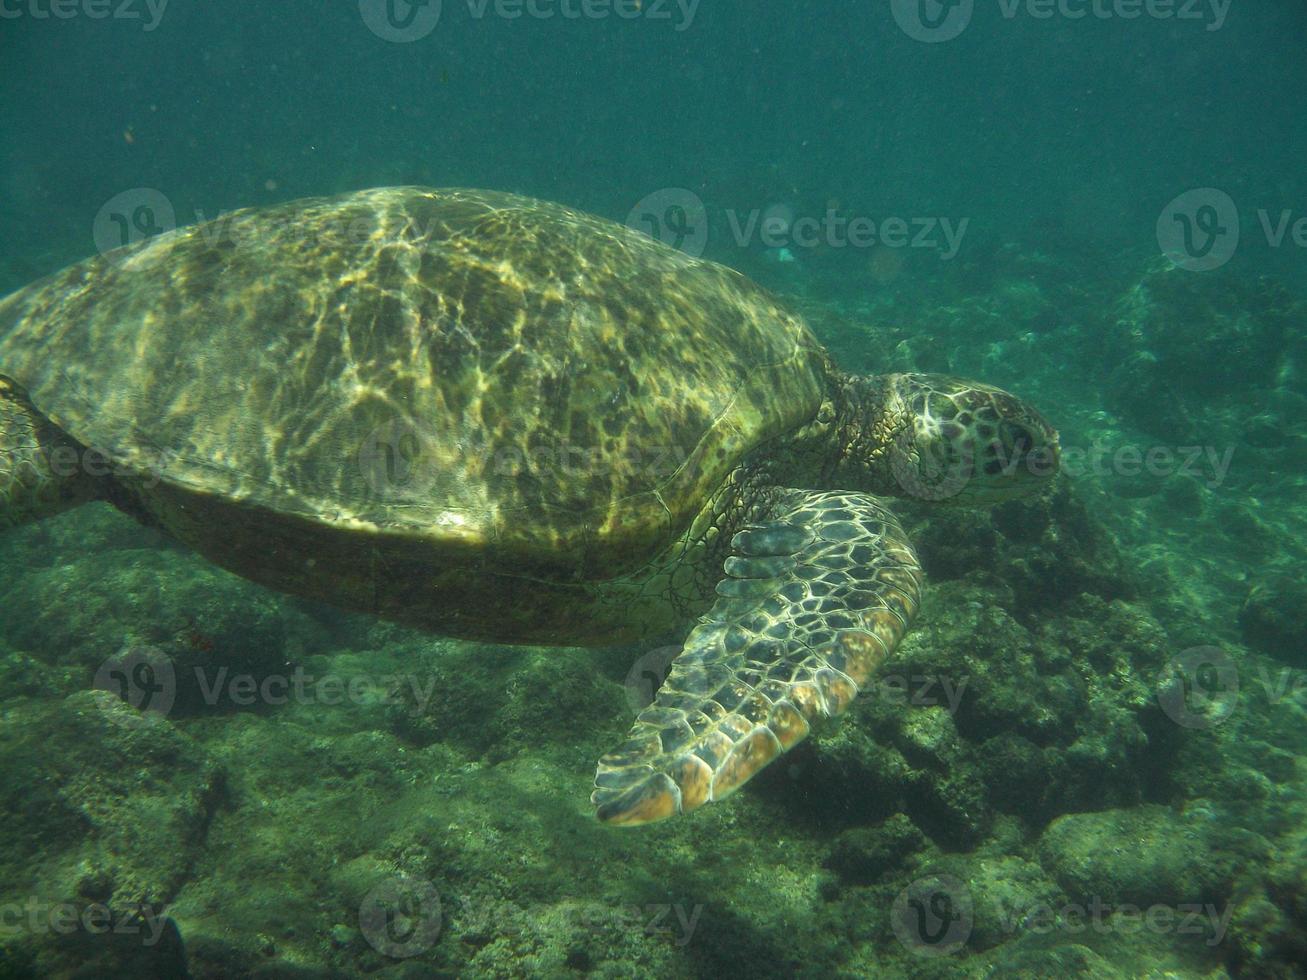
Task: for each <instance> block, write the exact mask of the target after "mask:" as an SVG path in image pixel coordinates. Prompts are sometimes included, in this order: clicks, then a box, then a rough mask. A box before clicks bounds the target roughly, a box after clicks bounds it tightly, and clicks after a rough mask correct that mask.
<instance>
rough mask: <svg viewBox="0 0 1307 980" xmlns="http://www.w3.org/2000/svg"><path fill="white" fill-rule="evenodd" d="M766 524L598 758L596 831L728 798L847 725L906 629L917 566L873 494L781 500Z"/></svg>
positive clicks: (747, 538)
mask: <svg viewBox="0 0 1307 980" xmlns="http://www.w3.org/2000/svg"><path fill="white" fill-rule="evenodd" d="M768 517H769V518H770V522H769V523H766V524H761V525H757V526H751V527H748V528H745V529H744V530H742V531H740V532H739V533H738V534H736V535H735V536H734V538H732V540H731V550H732V555H731V557H729V558H727V559H726V564H725V571H726V577H725V578H723V579H722V580H721V581H720V582H719V583H718V585H717V595H718V598H717V601H716V602H715V603H714V604H713V607H712V610H711V611H710V612H709V613H708V614H707V615H705V616H703V617H702V618H701V619H700V620H699V623H698V625H697V626H695V628H694V629H693V630H692V631H691V633H690V635H689V637H688V638H687V639H686V642H685V648H684V649H683V650H682V652H681V654H680V655H679V656H678V657H677V658H676V660H675V661H673V663H672V669H671V671H670V673H669V674H668V676H667V679H666V681H664V683H663V686H662V687H661V689H660V690H659V691H658V695H657V697H656V698H655V700H654V702H653V704H651V705H649V706H648V707H647V708H645V709H644V710H643V711H642V712H640V715H639V717H638V718H637V719H636V721H635V725H634V727H633V728H632V729H631V732H630V734H629V736H628V738H627V741H626V742H624V743H623V744H622V745H621V746H619V747H618V748H617V749H616V750H614V751H612V752H610V753H608V754H607V755H605V756H604V757H603V758H602V759H600V760H599V768H598V772H597V773H596V775H595V792H594V795H593V796H592V797H591V801H592V802H593V803H594V804H595V806H596V807H597V813H598V816H599V819H600V820H603V821H605V822H607V823H613V824H627V825H633V824H641V823H648V822H651V821H654V820H662V819H664V818H666V817H670V816H672V815H673V814H676V813H683V812H686V811H689V810H693V809H695V808H697V807H699V806H702V805H703V804H704V803H708V802H710V801H712V800H720V799H722V798H724V797H725V796H727V795H729V794H730V793H732V792H734V791H735V790H736V789H738V788H739V787H740V786H742V785H743V784H744V783H745V782H747V781H748V780H749V779H750V778H752V777H753V776H754V775H755V774H756V773H758V772H759V771H760V770H761V769H762V768H763V767H764V766H765V765H767V764H768V763H769V762H771V761H772V759H774V758H776V756H778V755H780V754H781V753H782V752H785V751H787V750H788V749H790V748H792V747H793V746H794V745H795V744H797V743H798V742H799V741H800V740H802V739H803V738H804V736H806V735H807V734H808V732H809V730H810V728H811V727H812V726H813V724H814V723H816V722H819V721H822V720H825V719H829V718H834V717H837V716H838V715H840V714H842V713H843V712H844V710H845V709H846V708H847V707H848V706H849V702H850V701H852V700H853V696H854V695H855V694H856V693H857V692H858V688H859V687H860V686H861V685H863V684H865V683H866V681H867V680H868V678H869V677H870V676H871V675H872V673H873V671H875V670H876V668H877V667H879V666H880V664H881V663H883V662H884V661H885V659H886V658H887V657H888V656H889V655H890V653H891V651H893V649H894V647H895V645H896V644H897V643H898V642H899V640H900V639H901V638H902V637H903V634H904V633H905V632H907V629H908V625H909V624H910V623H911V621H912V618H913V616H914V615H915V614H916V611H917V607H918V605H919V602H920V594H921V581H922V573H921V566H920V565H919V563H918V561H917V557H916V554H915V553H914V552H913V550H912V546H911V545H910V544H909V543H908V539H907V537H906V535H904V533H903V530H902V528H900V527H899V524H898V521H896V520H895V519H894V516H893V515H892V514H891V513H890V512H889V511H887V510H886V509H885V508H884V507H883V506H881V504H880V503H878V502H877V500H876V499H875V498H874V497H871V496H868V495H866V494H858V493H808V492H804V491H787V492H785V493H784V494H783V495H782V496H781V498H780V499H779V500H778V501H777V503H776V504H774V505H773V506H772V508H771V509H770V513H769V514H768Z"/></svg>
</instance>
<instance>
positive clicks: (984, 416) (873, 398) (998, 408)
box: [844, 374, 1059, 504]
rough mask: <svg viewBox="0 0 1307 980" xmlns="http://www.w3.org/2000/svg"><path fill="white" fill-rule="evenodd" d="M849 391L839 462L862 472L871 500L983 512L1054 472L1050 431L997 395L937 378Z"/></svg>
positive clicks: (894, 377)
mask: <svg viewBox="0 0 1307 980" xmlns="http://www.w3.org/2000/svg"><path fill="white" fill-rule="evenodd" d="M854 386H855V389H857V390H858V392H859V394H858V396H857V400H858V402H859V403H860V406H859V409H858V411H857V412H856V413H855V414H856V416H857V417H859V419H860V421H859V423H858V424H856V425H854V426H853V427H852V431H853V433H854V437H853V438H852V439H846V440H845V448H844V454H845V458H846V459H848V460H849V461H850V462H855V461H856V463H857V464H858V465H860V466H862V467H864V468H866V469H867V470H868V475H869V477H870V478H871V482H872V483H873V488H872V489H874V490H875V491H877V492H880V493H887V494H892V495H894V496H898V497H915V498H918V499H923V500H932V501H939V502H941V503H958V504H973V503H975V504H988V503H997V502H999V501H1002V500H1007V499H1009V498H1012V497H1019V496H1023V495H1025V494H1028V493H1031V492H1034V491H1036V490H1039V489H1041V488H1043V487H1045V486H1047V485H1048V482H1049V480H1050V479H1051V478H1052V477H1053V475H1054V474H1055V473H1056V472H1057V468H1058V457H1059V449H1058V441H1057V431H1056V430H1055V429H1054V428H1053V427H1052V426H1051V425H1049V424H1048V422H1047V421H1045V420H1044V417H1043V416H1042V415H1040V414H1039V412H1037V411H1035V409H1034V408H1032V407H1031V406H1030V405H1028V404H1027V403H1026V402H1024V401H1022V400H1021V399H1020V398H1017V397H1016V396H1015V395H1012V394H1009V393H1008V392H1006V391H1003V390H1002V389H1000V388H994V387H991V386H990V385H985V384H980V383H978V382H975V381H963V380H961V379H959V378H953V377H949V376H947V375H940V374H890V375H886V376H884V377H879V378H865V379H858V380H857V381H855V382H854ZM850 457H852V458H850Z"/></svg>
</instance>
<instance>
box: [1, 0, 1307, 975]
mask: <svg viewBox="0 0 1307 980" xmlns="http://www.w3.org/2000/svg"><path fill="white" fill-rule="evenodd" d="M1305 30H1307V14H1304V12H1303V11H1302V10H1301V9H1300V8H1299V7H1298V6H1296V5H1293V4H1279V5H1271V4H1258V5H1252V4H1239V3H1229V4H1224V3H1222V2H1218V0H1209V2H1204V3H1194V4H1189V3H1188V2H1187V0H1177V2H1175V3H1164V2H1162V0H1157V2H1154V3H1146V2H1139V3H1134V2H1131V0H1116V2H1115V3H1113V2H1108V0H1100V2H1096V3H1089V2H1084V3H1081V2H1078V0H1062V2H1060V3H1049V2H1040V0H1029V2H1025V3H1015V2H1014V0H975V2H974V3H972V2H966V0H954V2H951V3H949V4H947V5H940V4H938V3H937V2H936V0H920V4H918V3H908V2H899V0H893V2H884V0H877V2H874V3H873V2H864V3H849V2H822V3H817V4H812V5H809V6H795V5H782V4H776V3H773V4H762V5H760V4H743V3H730V2H713V0H703V2H700V3H691V2H690V0H685V2H683V3H682V4H681V5H679V6H678V5H677V4H676V3H668V4H659V3H656V2H653V0H644V2H643V3H642V4H638V5H637V4H634V3H629V4H628V3H622V2H615V3H612V4H608V3H599V2H598V0H595V2H592V3H590V4H583V3H581V2H580V0H567V2H564V0H553V2H546V0H536V2H534V3H531V4H526V3H521V4H516V3H513V2H512V0H499V2H498V3H496V2H494V0H489V2H487V3H485V4H481V3H480V2H479V0H458V2H455V0H444V2H443V3H427V4H423V5H413V6H410V5H408V4H406V3H404V2H403V0H361V2H347V0H341V2H338V3H332V4H319V3H311V2H307V0H288V2H283V3H277V4H270V3H264V4H253V3H243V4H242V3H235V2H232V0H211V2H207V3H193V2H183V0H171V2H167V3H161V2H158V0H155V2H154V3H153V4H152V5H151V4H147V3H146V2H145V0H134V2H131V0H129V2H124V0H112V2H108V3H106V2H103V0H100V2H97V0H70V2H66V3H65V2H55V0H0V296H3V295H6V294H8V293H10V292H12V291H14V290H18V289H20V288H22V287H24V286H26V285H27V284H28V283H31V282H34V281H36V280H38V279H40V278H41V277H42V276H45V275H48V274H50V273H54V272H56V271H57V270H59V269H61V268H63V267H65V266H66V265H68V264H70V263H73V262H76V261H80V260H82V259H84V258H86V257H88V256H94V255H97V254H99V253H101V252H108V251H111V250H112V249H113V248H115V247H117V246H120V245H123V244H130V243H132V242H137V241H140V240H142V239H145V238H150V237H153V236H154V235H156V234H158V233H161V232H166V231H169V230H170V229H171V228H173V227H179V226H185V225H190V224H194V223H197V222H201V221H206V220H210V219H214V218H220V217H222V216H223V215H225V214H226V213H227V212H230V211H232V210H234V209H237V208H245V207H253V206H265V205H272V204H277V203H281V202H286V201H291V200H294V199H297V198H302V197H309V196H318V195H330V194H339V193H345V192H348V191H353V190H359V189H363V188H368V187H378V186H387V185H399V184H417V185H428V186H431V187H480V188H487V189H493V190H499V191H510V192H514V193H518V194H523V195H529V196H532V197H537V198H543V199H547V200H550V201H555V202H558V203H561V204H565V205H568V206H570V207H573V208H576V209H579V210H583V211H587V212H591V213H594V214H597V215H599V216H601V217H604V218H607V219H611V220H613V221H616V222H622V223H626V224H628V225H630V226H632V227H634V228H638V229H639V230H641V231H644V232H647V233H650V234H653V235H654V236H655V237H658V238H659V239H661V240H662V241H664V242H665V243H667V244H669V245H671V246H674V247H677V248H680V249H681V250H682V251H685V252H689V253H691V254H693V255H696V256H702V257H704V258H707V259H711V260H714V261H717V262H721V263H724V264H726V265H729V266H731V267H733V268H735V269H738V270H740V271H742V272H744V273H746V274H747V275H749V276H750V277H752V278H753V279H755V280H756V281H757V282H759V283H761V284H762V285H764V286H765V287H767V288H768V289H770V290H771V291H773V292H774V293H775V294H776V295H777V296H778V297H780V299H781V301H782V302H783V303H785V304H786V305H787V306H788V307H790V308H792V309H794V310H796V311H798V312H799V313H801V314H802V315H803V316H804V317H805V318H806V320H807V322H808V323H809V325H810V326H811V327H812V329H813V331H814V333H815V334H816V335H817V337H818V338H819V339H820V340H821V342H822V343H823V344H825V345H826V347H827V348H828V349H829V350H830V351H831V353H832V354H833V355H834V357H835V358H836V359H837V360H838V362H839V363H840V364H841V365H842V366H843V367H844V368H845V369H847V370H849V371H854V372H860V373H865V374H873V375H878V374H885V373H889V372H910V371H922V372H938V373H946V374H951V375H958V376H961V377H967V378H975V379H978V380H981V381H984V382H987V383H989V384H993V385H998V386H1001V387H1003V388H1006V389H1010V390H1011V391H1013V392H1015V393H1016V394H1018V395H1020V396H1021V397H1022V398H1024V399H1027V400H1029V401H1030V402H1031V403H1032V404H1034V405H1037V406H1038V407H1039V409H1040V411H1041V412H1042V413H1043V414H1044V415H1045V416H1046V417H1047V418H1048V420H1049V421H1050V422H1051V423H1052V424H1053V425H1055V426H1056V427H1057V429H1058V430H1059V432H1060V438H1061V459H1062V472H1061V475H1060V476H1059V477H1058V479H1057V481H1056V482H1055V484H1054V485H1053V486H1052V487H1050V488H1049V490H1048V491H1047V492H1046V493H1044V494H1042V495H1039V496H1035V497H1032V498H1027V499H1023V500H1017V501H1012V502H1008V503H1004V504H1002V505H1001V506H998V507H995V508H990V509H985V508H981V509H966V508H949V507H940V506H932V505H930V504H928V503H924V502H921V501H913V500H905V501H901V502H895V503H894V505H893V506H894V509H895V511H896V512H897V514H898V515H899V518H900V519H901V521H902V523H903V525H904V527H905V528H906V530H907V531H908V533H909V535H910V537H911V539H912V541H913V543H914V545H915V547H916V549H917V551H918V553H919V555H920V559H921V563H922V565H923V567H924V569H925V572H926V575H927V580H928V584H927V587H926V591H925V594H924V598H923V601H922V608H921V613H920V616H919V617H918V620H917V625H916V627H915V628H914V630H913V631H912V632H911V633H910V634H909V635H908V637H907V639H905V640H904V641H903V643H902V644H901V645H900V646H899V647H898V649H897V650H896V651H895V652H894V654H893V656H892V657H891V658H890V660H889V662H888V663H886V664H885V665H884V667H883V668H882V669H881V671H880V673H879V674H878V675H876V677H875V678H873V680H872V681H871V682H869V684H868V685H866V687H865V688H864V690H863V691H862V692H861V694H860V695H859V697H858V698H857V699H855V701H854V702H853V705H852V707H851V708H850V709H849V711H848V713H847V715H846V716H845V718H844V719H843V722H842V724H841V725H840V726H838V727H835V728H832V730H830V731H827V732H825V733H823V734H822V735H821V737H819V738H815V739H809V740H807V741H805V742H803V743H802V744H801V745H799V746H798V747H796V748H795V749H793V750H792V751H791V752H789V753H787V754H786V755H784V756H782V757H781V758H780V759H778V760H777V761H775V762H774V763H773V764H772V765H771V766H770V767H768V768H767V769H766V770H765V771H763V772H762V773H761V774H760V775H759V776H758V777H757V778H756V779H755V780H754V781H753V782H752V783H750V784H749V785H748V786H747V787H745V788H744V789H742V790H741V791H740V792H739V793H737V794H735V795H734V796H732V797H731V798H730V799H729V800H724V801H721V802H719V803H714V804H713V805H710V806H706V807H704V808H703V809H701V810H697V811H695V812H693V813H689V814H684V815H681V816H678V817H676V818H674V819H672V820H669V821H667V822H664V823H659V824H652V825H649V826H645V827H638V828H630V829H620V828H612V827H608V826H605V825H602V824H600V823H598V822H597V821H596V820H595V819H594V816H593V814H592V808H591V806H590V803H589V795H590V792H591V789H592V782H593V775H594V766H595V761H596V760H597V759H598V758H599V757H600V756H601V755H602V754H603V753H604V752H605V751H607V750H609V749H611V748H612V747H613V746H614V745H615V744H617V743H618V742H620V740H621V738H622V737H623V735H624V733H625V732H626V731H627V730H628V728H629V727H630V725H631V722H632V720H633V718H634V716H635V712H636V710H637V708H638V707H639V706H640V704H641V703H642V700H641V699H642V698H643V700H646V701H647V699H648V697H649V695H650V694H651V693H652V687H653V686H656V683H657V682H658V681H659V680H660V679H661V676H662V674H663V673H665V671H666V668H667V659H668V658H669V657H670V656H671V655H672V654H674V653H675V652H676V647H677V646H678V645H679V644H680V642H681V641H682V639H684V631H679V632H678V631H673V632H672V634H671V635H668V636H665V637H660V638H659V639H658V642H657V643H653V642H650V643H644V644H640V645H637V646H627V647H610V648H601V649H580V648H575V647H569V646H550V647H522V646H502V645H496V644H491V643H483V642H472V641H463V640H455V639H450V638H445V637H440V636H433V635H430V634H425V633H421V632H416V631H412V630H408V629H405V628H403V627H401V626H397V625H393V624H391V623H387V622H384V621H381V620H379V619H374V618H371V617H369V616H366V615H362V614H354V613H348V612H344V611H341V610H339V609H336V608H333V607H331V606H329V605H324V604H320V603H316V602H311V601H308V600H304V599H297V598H291V597H287V596H283V595H281V594H279V593H275V592H272V591H269V590H265V589H263V588H260V587H259V586H257V585H254V584H252V583H250V582H247V581H245V580H243V579H241V578H239V577H237V576H235V575H232V574H230V573H228V572H226V571H223V570H221V569H219V568H217V567H216V566H214V565H212V564H210V563H208V562H206V561H205V560H204V559H202V558H200V557H199V556H198V555H196V554H195V553H194V552H192V551H190V550H188V549H187V548H185V547H183V546H180V545H178V544H176V543H175V542H174V541H173V540H171V539H170V538H169V537H168V536H167V535H166V534H165V533H164V532H162V531H161V530H159V529H157V528H154V527H146V526H143V525H142V524H140V523H138V522H136V521H134V520H133V519H132V518H131V517H128V516H126V515H125V514H123V513H121V512H120V511H119V510H115V509H114V508H112V507H111V506H109V505H108V504H106V503H94V504H89V505H86V506H84V507H80V508H77V509H73V510H70V511H68V512H67V513H65V514H62V515H60V516H58V517H55V518H52V519H49V520H46V521H42V522H38V523H31V524H25V525H24V526H21V527H17V528H13V529H7V530H4V531H3V532H0V769H2V770H3V773H2V778H0V976H6V977H7V976H13V977H43V976H84V977H100V976H115V977H116V976H123V977H153V976H157V977H174V976H195V977H229V976H230V977H236V976H268V977H273V976H276V977H292V976H294V977H347V976H359V975H371V976H379V977H426V976H451V977H452V976H474V977H501V976H507V977H518V976H520V977H537V976H544V977H567V976H595V977H631V976H651V977H653V976H656V977H671V976H693V977H699V976H703V977H709V976H711V977H733V976H750V977H770V976H777V977H781V976H785V977H789V976H811V977H819V976H820V977H829V976H842V977H856V976H891V977H894V976H912V977H918V976H919V977H982V976H983V977H1027V976H1052V975H1064V976H1083V977H1113V976H1119V977H1139V976H1148V977H1154V976H1155V977H1162V976H1176V977H1191V976H1192V977H1227V976H1228V977H1245V976H1246V977H1294V976H1299V975H1302V974H1303V973H1304V970H1303V967H1302V966H1301V964H1302V963H1303V962H1307V839H1304V836H1303V832H1302V828H1303V827H1304V826H1307V793H1305V792H1304V772H1303V768H1302V763H1301V761H1300V759H1301V757H1302V755H1303V751H1304V748H1305V747H1307V714H1305V712H1304V709H1307V674H1304V670H1307V584H1305V582H1304V569H1305V568H1307V545H1305V544H1304V542H1307V493H1305V490H1304V484H1305V483H1307V468H1305V466H1304V464H1305V463H1307V300H1305V299H1304V287H1307V254H1305V249H1307V176H1304V172H1303V169H1302V166H1301V162H1302V160H1303V159H1304V156H1307V121H1305V120H1304V118H1303V114H1302V111H1301V98H1300V93H1301V92H1302V90H1303V85H1304V82H1307V61H1304V59H1303V58H1302V54H1301V52H1302V45H1303V34H1304V31H1305ZM324 274H326V273H324ZM265 275H266V278H267V282H268V283H276V282H277V281H278V276H279V275H280V276H283V279H284V272H283V271H282V270H279V269H278V268H275V267H269V268H267V270H266V273H265ZM183 326H187V325H183ZM265 341H266V338H263V339H262V340H261V341H260V342H265ZM84 358H85V363H84V364H83V365H71V366H70V369H81V370H86V371H90V370H92V368H91V367H90V366H89V365H93V364H95V363H97V357H96V352H95V351H94V350H89V351H85V352H84ZM103 360H104V358H103V356H101V357H100V362H103ZM5 373H6V366H5V364H4V363H3V362H2V361H0V375H4V374H5ZM19 380H21V379H19ZM37 407H38V408H40V407H41V406H40V405H38V406H37ZM134 421H135V422H136V423H138V424H139V425H140V426H144V427H148V424H149V420H148V419H136V420H134ZM3 450H4V447H3V446H0V451H3ZM0 462H3V457H0ZM4 523H5V521H4V519H3V515H0V525H3V524H4ZM231 533H232V534H233V535H239V533H240V529H239V528H237V527H233V528H232V531H231ZM324 574H325V573H324ZM685 625H686V628H687V629H688V627H689V626H690V623H689V622H687V623H686V624H685ZM560 639H562V640H565V639H566V637H561V638H560ZM140 651H146V652H145V653H144V654H142V653H140ZM124 657H127V658H132V657H136V658H137V659H135V660H131V659H128V660H127V661H124V659H123V658H124ZM141 657H145V659H146V661H148V667H149V671H150V672H154V673H147V674H136V673H131V672H132V671H134V670H136V669H137V668H138V667H139V666H140V663H141V660H140V658H141ZM165 669H167V670H170V671H172V672H173V674H172V676H173V678H174V680H173V682H172V683H171V684H170V685H165V687H166V688H167V694H168V699H169V700H168V703H167V704H166V705H162V706H161V705H159V704H155V705H154V709H155V710H153V711H150V710H145V711H142V710H140V709H141V708H142V707H143V705H142V704H141V703H140V698H139V697H137V698H136V700H135V702H134V703H133V702H132V700H131V699H130V698H129V699H128V700H125V701H124V700H122V699H120V698H118V697H116V696H114V695H113V693H112V691H113V690H114V682H113V675H112V672H113V671H115V670H120V671H127V672H128V674H130V675H131V676H132V677H137V678H140V677H146V676H149V677H154V678H157V677H158V676H161V675H159V674H158V673H157V672H158V671H163V670H165ZM121 676H127V674H123V675H121ZM106 677H108V678H109V679H108V680H106ZM177 678H180V680H177ZM121 690H122V691H126V687H122V688H121ZM161 690H162V689H161ZM137 693H139V692H137ZM144 707H147V708H148V707H149V706H144Z"/></svg>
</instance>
